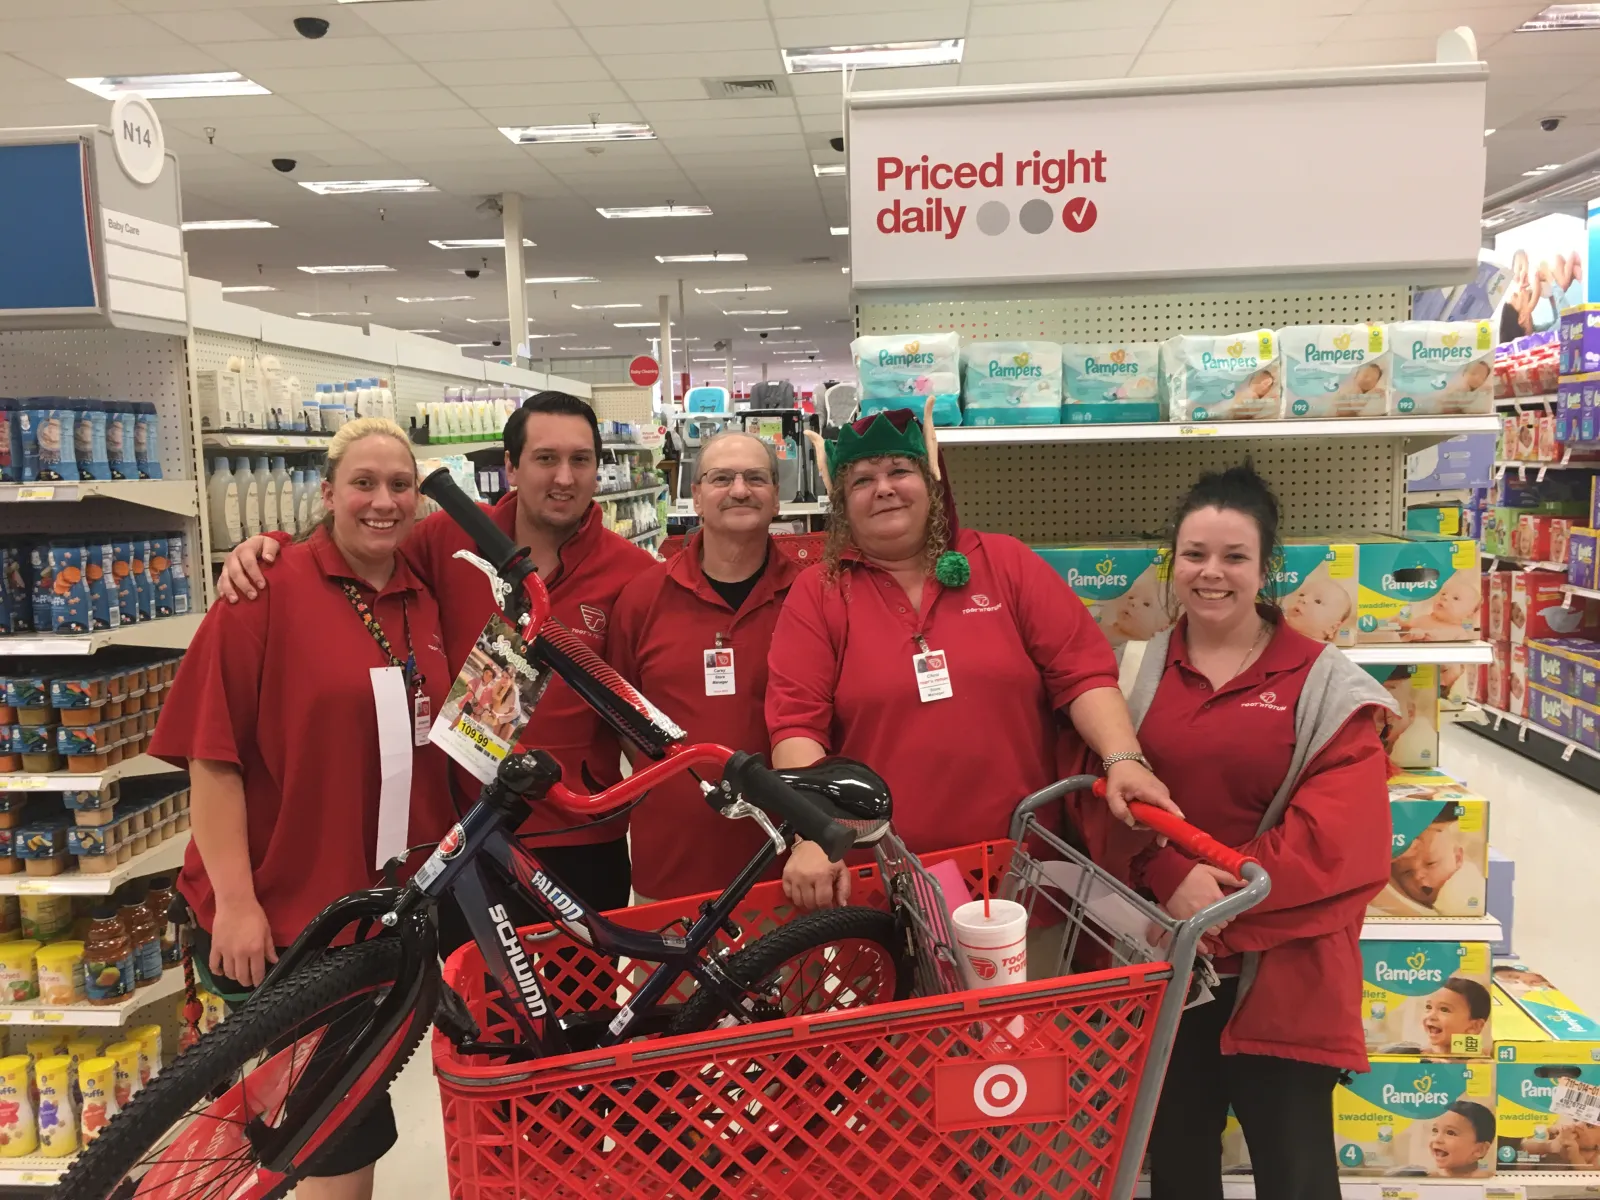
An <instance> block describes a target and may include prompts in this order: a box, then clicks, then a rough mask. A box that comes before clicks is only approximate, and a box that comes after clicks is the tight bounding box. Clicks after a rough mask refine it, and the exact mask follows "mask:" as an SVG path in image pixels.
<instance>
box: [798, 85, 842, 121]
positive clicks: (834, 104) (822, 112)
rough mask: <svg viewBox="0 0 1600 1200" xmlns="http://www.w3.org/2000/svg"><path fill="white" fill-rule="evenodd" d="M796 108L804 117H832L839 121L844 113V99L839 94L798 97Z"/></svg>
mask: <svg viewBox="0 0 1600 1200" xmlns="http://www.w3.org/2000/svg"><path fill="white" fill-rule="evenodd" d="M794 106H795V108H796V109H797V110H798V111H799V113H800V115H801V116H803V117H816V116H831V117H832V118H833V119H834V120H835V121H838V120H839V119H840V117H841V115H842V114H843V113H844V98H843V97H842V96H840V95H839V94H838V93H837V92H835V93H834V94H832V95H829V96H796V97H795V98H794Z"/></svg>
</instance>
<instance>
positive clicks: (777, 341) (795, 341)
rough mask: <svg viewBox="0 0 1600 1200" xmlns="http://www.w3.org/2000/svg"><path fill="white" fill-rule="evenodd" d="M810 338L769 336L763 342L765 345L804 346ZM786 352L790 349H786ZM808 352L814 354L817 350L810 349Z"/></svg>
mask: <svg viewBox="0 0 1600 1200" xmlns="http://www.w3.org/2000/svg"><path fill="white" fill-rule="evenodd" d="M810 340H811V339H810V338H767V339H766V340H764V341H763V342H762V343H761V344H762V345H763V346H803V345H805V344H806V343H807V342H808V341H810ZM784 353H785V354H788V353H789V351H787V350H785V351H784ZM807 353H808V354H814V353H816V351H814V350H808V351H807Z"/></svg>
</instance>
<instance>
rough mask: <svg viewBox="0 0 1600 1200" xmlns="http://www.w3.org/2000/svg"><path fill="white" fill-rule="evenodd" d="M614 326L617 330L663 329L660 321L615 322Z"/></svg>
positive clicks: (673, 323) (674, 323)
mask: <svg viewBox="0 0 1600 1200" xmlns="http://www.w3.org/2000/svg"><path fill="white" fill-rule="evenodd" d="M669 324H672V325H676V324H677V322H676V321H672V322H669ZM612 325H613V326H614V327H615V328H617V329H660V328H661V322H660V321H613V322H612Z"/></svg>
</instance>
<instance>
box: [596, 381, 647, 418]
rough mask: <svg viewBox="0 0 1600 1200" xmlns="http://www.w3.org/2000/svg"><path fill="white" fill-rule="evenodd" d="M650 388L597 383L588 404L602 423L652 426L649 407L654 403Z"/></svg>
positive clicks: (624, 384)
mask: <svg viewBox="0 0 1600 1200" xmlns="http://www.w3.org/2000/svg"><path fill="white" fill-rule="evenodd" d="M654 398H655V392H654V391H653V390H652V389H651V388H647V387H640V386H638V385H637V384H633V383H619V384H610V383H597V384H595V385H594V394H593V395H591V396H590V397H589V403H590V404H592V405H594V415H595V416H596V417H598V418H599V419H600V420H602V421H633V422H635V423H637V424H645V425H653V424H654V423H655V420H654V418H653V416H652V415H651V413H652V409H651V405H652V404H653V403H654V402H655V399H654Z"/></svg>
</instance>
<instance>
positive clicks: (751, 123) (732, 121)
mask: <svg viewBox="0 0 1600 1200" xmlns="http://www.w3.org/2000/svg"><path fill="white" fill-rule="evenodd" d="M652 124H653V126H654V128H655V131H656V133H657V135H658V136H660V137H661V138H663V139H665V140H666V141H667V142H668V144H669V145H670V144H673V143H674V142H675V141H676V140H677V139H680V138H683V139H687V138H698V139H700V140H702V141H706V142H715V141H717V140H718V139H723V138H735V137H775V136H779V135H782V134H790V135H792V136H794V137H799V136H800V118H799V117H798V116H796V115H795V113H794V111H793V110H790V111H789V112H787V113H784V114H782V115H779V116H770V117H736V118H729V119H726V120H721V121H662V122H659V123H652Z"/></svg>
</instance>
